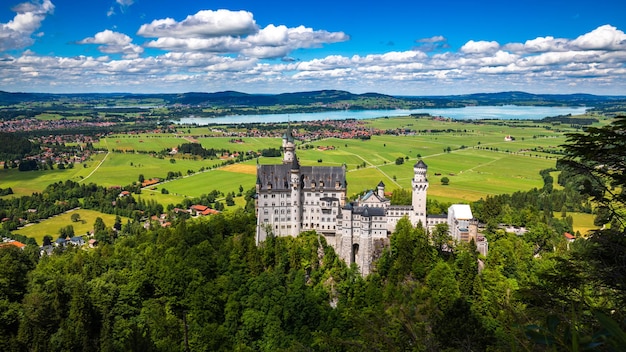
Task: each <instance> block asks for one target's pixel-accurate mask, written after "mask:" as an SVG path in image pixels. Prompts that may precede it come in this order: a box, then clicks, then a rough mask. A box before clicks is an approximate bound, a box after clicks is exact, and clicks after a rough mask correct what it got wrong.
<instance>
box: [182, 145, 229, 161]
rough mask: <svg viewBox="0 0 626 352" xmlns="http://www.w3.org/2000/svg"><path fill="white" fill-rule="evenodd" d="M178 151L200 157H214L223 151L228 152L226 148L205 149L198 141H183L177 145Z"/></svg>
mask: <svg viewBox="0 0 626 352" xmlns="http://www.w3.org/2000/svg"><path fill="white" fill-rule="evenodd" d="M178 152H179V153H182V154H191V155H197V156H200V157H202V158H215V157H217V156H218V155H222V154H223V153H225V152H230V151H229V150H226V149H215V148H209V149H205V148H203V147H202V144H200V143H183V144H181V145H179V146H178Z"/></svg>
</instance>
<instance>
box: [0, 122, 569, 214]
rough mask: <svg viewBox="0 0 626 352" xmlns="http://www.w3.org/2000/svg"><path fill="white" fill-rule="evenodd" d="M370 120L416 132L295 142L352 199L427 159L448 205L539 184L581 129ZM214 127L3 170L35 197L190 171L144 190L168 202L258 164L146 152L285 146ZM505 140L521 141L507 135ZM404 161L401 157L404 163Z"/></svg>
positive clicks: (238, 181)
mask: <svg viewBox="0 0 626 352" xmlns="http://www.w3.org/2000/svg"><path fill="white" fill-rule="evenodd" d="M365 124H366V125H368V126H371V127H372V128H377V129H383V130H392V129H400V130H405V129H412V130H413V131H415V132H413V133H410V134H408V135H392V134H384V135H379V136H372V138H371V139H369V140H360V139H338V138H327V139H321V140H315V141H312V142H308V143H302V142H297V148H298V149H297V150H296V153H297V155H298V157H299V159H300V163H301V164H302V165H328V166H340V165H344V164H345V165H346V168H347V171H348V173H347V181H348V195H353V194H356V193H361V192H363V191H365V190H368V189H371V188H373V187H375V186H376V185H377V184H378V182H379V181H381V180H382V181H383V182H384V183H385V185H386V187H387V191H393V190H394V189H397V188H409V187H410V185H411V178H412V177H413V169H412V167H413V165H414V164H415V162H416V161H417V160H419V159H422V160H423V161H424V162H425V163H426V164H427V165H428V175H427V176H428V179H429V181H430V187H429V190H428V194H429V196H430V197H432V198H434V199H437V200H441V201H447V202H469V201H474V200H478V199H480V198H483V197H485V196H487V195H493V194H501V193H511V192H515V191H518V190H528V189H531V188H533V187H541V186H542V179H541V177H540V175H539V171H540V170H542V169H546V168H551V167H554V166H555V163H556V156H557V155H555V154H554V153H555V152H557V151H558V149H559V147H558V146H559V145H560V144H563V143H564V142H565V136H564V132H572V131H574V129H572V128H569V127H568V126H565V127H563V126H556V127H558V128H559V129H560V130H557V128H556V127H555V126H554V125H551V124H547V123H542V122H534V121H486V122H480V123H479V122H474V121H449V120H434V119H429V118H414V117H398V118H379V119H372V120H367V121H365ZM296 128H297V127H296ZM215 133H217V132H214V131H212V130H211V129H210V128H207V127H193V128H180V127H179V128H178V133H176V134H174V133H169V134H165V133H142V134H127V135H123V134H119V135H111V136H108V137H105V138H102V139H100V141H99V142H97V143H95V144H94V146H95V147H99V148H106V149H108V150H110V151H113V150H127V151H129V152H127V153H120V152H109V153H108V154H96V155H94V156H92V160H90V161H88V162H86V163H84V165H79V164H76V165H75V167H74V168H73V169H66V170H56V169H55V170H47V171H33V172H19V171H17V170H0V187H12V188H13V191H14V192H15V194H16V195H27V194H30V193H32V192H40V191H42V190H43V189H44V188H45V187H46V185H48V184H50V183H53V182H58V181H63V180H66V179H71V180H74V181H77V182H93V183H96V184H99V185H103V186H120V185H122V186H123V185H128V184H131V183H134V182H137V180H138V179H139V176H140V175H143V177H144V178H145V179H150V178H161V179H164V178H166V176H167V173H168V172H169V171H172V172H177V173H180V174H182V175H183V176H185V177H183V178H178V179H175V180H172V181H169V182H166V183H162V184H159V185H157V187H156V188H155V189H152V190H146V191H151V192H144V193H146V194H150V195H149V197H151V199H155V200H157V201H158V202H159V203H161V204H163V205H166V204H170V203H171V202H176V203H178V202H180V200H182V199H183V198H184V197H195V196H199V195H201V194H203V193H208V192H210V191H211V190H214V189H219V190H221V191H223V192H225V193H226V192H232V191H235V192H236V193H237V192H238V188H239V186H240V185H241V186H242V187H243V188H244V189H245V190H248V189H250V188H252V187H254V184H255V179H256V178H255V171H256V167H255V164H256V162H257V161H256V160H249V161H246V162H244V163H241V164H234V165H227V166H221V165H222V164H224V160H221V159H219V158H215V159H200V158H193V157H192V156H189V155H180V154H177V155H171V156H166V157H161V158H159V157H157V156H154V155H151V154H147V153H146V152H150V151H157V152H158V151H162V150H171V148H174V147H176V146H178V145H180V144H183V143H188V142H192V141H197V142H199V143H201V144H202V146H203V147H204V148H215V149H225V150H230V151H249V150H252V151H259V150H261V149H266V148H280V146H281V140H280V138H274V137H267V138H253V137H241V138H239V137H238V138H236V139H240V140H241V141H238V140H237V141H235V138H233V137H210V135H212V134H215ZM505 136H513V137H514V138H515V139H514V140H513V141H505V138H504V137H505ZM307 144H309V145H310V147H308V146H307ZM305 147H307V148H305ZM318 147H319V148H318ZM133 151H136V152H133ZM139 152H141V153H139ZM398 159H402V161H403V163H402V164H401V165H396V160H398ZM101 161H102V162H101ZM100 162H101V163H100ZM258 162H259V163H261V164H271V163H280V162H281V158H264V157H262V158H259V160H258ZM220 166H221V167H220ZM216 167H217V168H218V169H215V168H216ZM209 169H210V170H209ZM201 170H208V171H205V172H200V171H201ZM188 175H190V176H189V177H187V176H188ZM444 176H445V177H448V179H449V180H450V183H449V185H446V186H444V185H442V184H441V182H440V181H441V178H442V177H444ZM162 188H165V189H167V191H169V194H161V190H162Z"/></svg>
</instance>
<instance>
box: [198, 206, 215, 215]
mask: <svg viewBox="0 0 626 352" xmlns="http://www.w3.org/2000/svg"><path fill="white" fill-rule="evenodd" d="M219 213H220V212H219V211H217V210H215V209H211V208H207V209H205V210H204V211H202V212H201V213H200V214H202V215H215V214H219Z"/></svg>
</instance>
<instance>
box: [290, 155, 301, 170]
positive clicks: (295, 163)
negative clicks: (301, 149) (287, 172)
mask: <svg viewBox="0 0 626 352" xmlns="http://www.w3.org/2000/svg"><path fill="white" fill-rule="evenodd" d="M291 169H292V170H300V161H299V160H298V158H296V157H294V158H293V161H292V162H291Z"/></svg>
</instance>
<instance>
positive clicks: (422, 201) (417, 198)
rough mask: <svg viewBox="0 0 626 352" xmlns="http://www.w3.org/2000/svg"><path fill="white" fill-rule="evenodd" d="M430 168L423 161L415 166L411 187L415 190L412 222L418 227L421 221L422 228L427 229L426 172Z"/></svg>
mask: <svg viewBox="0 0 626 352" xmlns="http://www.w3.org/2000/svg"><path fill="white" fill-rule="evenodd" d="M427 170H428V166H427V165H426V163H424V162H423V161H422V160H419V161H418V162H417V163H415V165H413V180H411V186H412V188H413V198H412V202H411V204H412V205H413V213H412V215H413V216H412V217H411V222H412V223H413V224H414V225H417V224H418V223H419V222H420V221H421V222H422V226H423V227H424V228H426V226H427V224H426V190H427V189H428V180H427V179H426V171H427Z"/></svg>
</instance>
